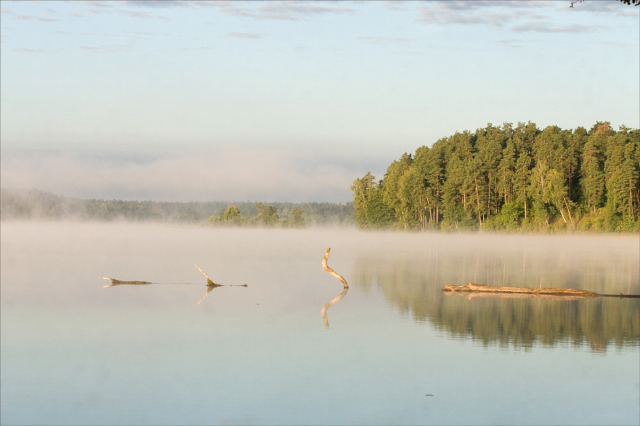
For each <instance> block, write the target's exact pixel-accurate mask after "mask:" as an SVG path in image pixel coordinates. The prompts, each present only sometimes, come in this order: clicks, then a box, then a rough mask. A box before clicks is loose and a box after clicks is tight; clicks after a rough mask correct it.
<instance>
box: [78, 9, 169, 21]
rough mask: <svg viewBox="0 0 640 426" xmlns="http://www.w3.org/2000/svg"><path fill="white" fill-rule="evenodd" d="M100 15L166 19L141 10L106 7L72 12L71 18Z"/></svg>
mask: <svg viewBox="0 0 640 426" xmlns="http://www.w3.org/2000/svg"><path fill="white" fill-rule="evenodd" d="M101 14H117V15H123V16H128V17H130V18H138V19H168V18H167V17H166V16H160V15H154V14H152V13H149V12H144V11H141V10H128V9H112V8H108V7H104V6H103V7H101V8H94V9H83V10H78V11H76V12H73V13H72V14H71V16H74V17H84V16H87V15H101Z"/></svg>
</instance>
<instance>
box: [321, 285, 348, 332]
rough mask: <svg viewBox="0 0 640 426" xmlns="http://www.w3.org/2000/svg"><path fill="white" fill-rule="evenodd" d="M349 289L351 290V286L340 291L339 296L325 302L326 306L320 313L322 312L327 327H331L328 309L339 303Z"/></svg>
mask: <svg viewBox="0 0 640 426" xmlns="http://www.w3.org/2000/svg"><path fill="white" fill-rule="evenodd" d="M348 291H349V287H345V288H344V290H342V293H340V295H339V296H338V297H336V298H335V299H333V300H331V301H329V302H327V303H325V304H324V306H323V307H322V311H321V312H320V313H321V314H322V319H323V320H324V325H325V327H329V318H327V310H328V309H329V308H330V307H332V306H333V305H334V304H336V303H338V302H339V301H340V299H342V298H343V297H344V296H345V295H346V294H347V292H348Z"/></svg>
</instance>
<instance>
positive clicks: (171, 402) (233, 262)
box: [1, 222, 640, 424]
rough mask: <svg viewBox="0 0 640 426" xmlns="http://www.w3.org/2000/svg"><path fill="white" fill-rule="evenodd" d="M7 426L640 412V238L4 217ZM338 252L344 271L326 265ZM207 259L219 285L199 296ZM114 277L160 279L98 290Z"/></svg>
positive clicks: (578, 416)
mask: <svg viewBox="0 0 640 426" xmlns="http://www.w3.org/2000/svg"><path fill="white" fill-rule="evenodd" d="M1 240H2V247H1V248H2V251H1V256H2V257H1V274H2V275H1V284H2V285H1V300H2V309H1V337H2V345H1V360H2V363H1V391H2V398H1V416H2V418H1V421H2V424H138V423H146V424H332V423H341V424H344V423H357V424H360V423H362V424H389V423H393V424H638V423H640V300H638V299H616V298H597V299H590V300H558V299H543V298H530V297H499V296H484V297H477V296H471V297H470V296H464V295H457V294H453V295H448V294H444V293H443V292H442V291H441V288H442V287H443V286H444V285H445V284H464V283H466V282H468V281H473V282H477V283H481V284H495V285H503V284H504V285H517V286H527V287H572V288H583V289H587V290H592V291H596V292H599V293H621V292H622V293H634V294H639V293H640V273H639V269H640V267H639V241H638V237H583V236H576V237H551V236H546V237H541V236H499V237H496V236H486V235H485V236H481V235H475V236H465V235H438V234H389V233H361V232H357V231H353V230H285V231H283V230H255V229H254V230H249V229H211V228H199V227H172V226H160V225H146V224H145V225H132V224H109V225H95V224H69V223H66V224H65V223H17V222H3V223H2V239H1ZM326 247H331V248H332V251H331V256H330V258H329V265H330V266H331V267H332V268H333V269H335V270H336V271H337V272H338V273H340V274H341V275H343V276H344V277H345V278H346V280H347V281H348V282H349V284H350V288H349V290H348V292H347V293H346V294H345V295H344V297H343V298H342V299H341V300H339V301H337V302H336V303H335V304H334V305H332V306H330V307H329V308H328V310H327V312H326V313H327V322H328V327H326V326H325V321H324V320H323V318H322V316H321V308H322V307H323V305H325V304H326V303H327V302H329V301H331V300H333V299H334V298H336V297H337V296H338V295H340V294H341V293H342V292H343V288H342V284H341V283H340V282H339V281H338V280H336V279H335V278H333V277H332V276H330V275H329V274H327V273H326V272H324V271H323V270H322V266H321V260H322V256H323V255H324V250H325V248H326ZM194 264H198V265H199V266H200V267H201V268H202V269H203V270H204V271H205V272H207V274H208V275H209V276H210V277H211V279H213V281H215V282H216V283H220V284H225V285H228V284H234V285H237V284H247V285H248V286H247V287H228V286H223V287H216V288H214V289H212V290H211V291H210V292H209V294H208V295H207V297H206V298H205V299H204V300H202V302H201V303H200V304H199V305H197V306H195V305H196V303H197V302H198V301H199V300H201V299H202V297H203V296H205V295H206V294H207V290H208V288H207V286H206V285H205V284H206V281H205V278H204V277H203V275H202V274H201V273H200V272H199V271H198V270H197V269H196V268H195V267H194ZM100 276H107V277H114V278H118V279H122V280H145V281H153V282H157V283H159V284H155V285H138V286H133V285H119V286H115V287H109V288H102V286H103V285H105V284H108V282H107V281H104V280H101V279H99V278H98V277H100Z"/></svg>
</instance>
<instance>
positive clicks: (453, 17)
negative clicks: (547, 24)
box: [417, 1, 546, 27]
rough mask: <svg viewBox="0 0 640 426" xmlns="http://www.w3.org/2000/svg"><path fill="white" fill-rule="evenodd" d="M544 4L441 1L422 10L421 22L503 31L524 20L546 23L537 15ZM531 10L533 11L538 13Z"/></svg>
mask: <svg viewBox="0 0 640 426" xmlns="http://www.w3.org/2000/svg"><path fill="white" fill-rule="evenodd" d="M545 6H546V4H545V3H540V2H532V1H488V2H466V1H440V2H434V3H430V4H428V5H426V6H423V7H421V8H420V9H419V13H420V17H419V18H418V19H417V21H418V22H421V23H426V24H433V25H450V24H462V25H488V26H493V27H504V26H507V25H510V24H512V23H513V22H514V21H517V20H521V19H544V18H546V16H545V15H540V14H539V13H537V11H539V10H540V8H541V7H545ZM528 9H533V10H535V11H536V12H534V11H532V10H528Z"/></svg>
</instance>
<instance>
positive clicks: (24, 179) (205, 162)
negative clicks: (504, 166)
mask: <svg viewBox="0 0 640 426" xmlns="http://www.w3.org/2000/svg"><path fill="white" fill-rule="evenodd" d="M1 4H2V14H1V17H2V45H1V46H2V49H1V59H2V61H1V72H2V74H1V76H2V79H1V107H2V109H1V119H2V128H1V136H2V186H3V187H16V186H19V187H34V188H38V189H44V190H49V191H53V192H56V193H62V194H65V195H77V196H84V197H116V198H129V199H132V198H134V199H135V198H152V199H165V200H205V199H226V200H242V199H259V200H291V201H299V200H316V201H348V200H349V199H350V192H349V186H350V184H351V182H352V181H353V180H354V179H355V178H356V177H359V176H361V175H362V174H364V173H365V172H366V171H367V170H371V171H372V172H373V173H374V174H376V175H377V176H379V177H382V174H383V173H384V170H385V168H386V166H387V165H388V164H389V163H390V162H391V161H392V160H393V159H394V158H397V157H399V156H400V155H401V154H402V153H403V152H405V151H407V152H413V151H415V149H416V148H417V147H419V146H421V145H425V144H426V145H429V144H431V143H433V142H434V141H436V140H437V139H439V138H441V137H443V136H448V135H450V134H452V133H454V132H455V131H457V130H460V131H461V130H465V129H471V130H474V129H476V128H478V127H483V126H485V125H486V124H487V123H488V122H492V123H494V124H501V123H503V122H514V123H517V122H518V121H528V120H531V121H533V122H535V123H536V124H538V126H539V127H541V128H542V127H544V126H547V125H551V124H556V125H559V126H561V127H563V128H575V127H576V126H585V127H590V126H591V125H592V124H593V123H594V122H595V121H596V120H607V121H611V122H612V124H613V125H614V126H615V127H617V126H619V125H622V124H625V125H627V126H629V127H634V128H637V127H639V120H640V119H639V115H640V110H639V106H638V102H639V99H640V93H639V83H638V77H639V61H640V58H639V49H638V39H639V26H640V25H639V12H640V8H637V7H632V6H625V5H623V4H622V3H621V2H617V1H613V2H602V1H601V2H594V1H588V0H587V1H584V2H583V3H579V4H576V5H575V7H574V8H573V9H571V8H569V4H570V2H569V1H561V2H524V1H518V2H506V1H501V2H424V3H423V2H409V3H386V2H370V3H366V2H362V3H360V2H341V1H339V2H248V3H239V2H204V1H201V2H189V1H175V2H169V1H163V2H132V1H129V2H69V3H65V2H7V1H2V2H1Z"/></svg>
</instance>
